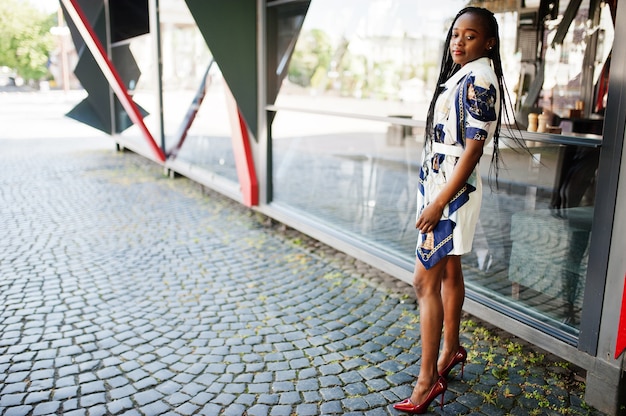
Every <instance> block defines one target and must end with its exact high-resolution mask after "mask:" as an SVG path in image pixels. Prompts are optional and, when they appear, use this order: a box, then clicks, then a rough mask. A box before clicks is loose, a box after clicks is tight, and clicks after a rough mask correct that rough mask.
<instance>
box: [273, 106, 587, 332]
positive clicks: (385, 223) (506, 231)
mask: <svg viewBox="0 0 626 416" xmlns="http://www.w3.org/2000/svg"><path fill="white" fill-rule="evenodd" d="M304 132H306V133H304ZM421 147H422V131H421V129H419V128H411V127H408V126H401V125H397V124H388V123H383V122H376V121H365V122H364V121H362V120H353V119H347V118H340V117H331V116H322V115H313V114H301V113H297V112H290V111H282V112H279V113H278V114H277V116H276V119H275V121H274V127H273V160H274V176H273V184H274V201H275V202H276V203H279V204H281V205H283V206H288V207H289V208H290V209H292V210H295V211H297V212H300V213H301V214H305V215H307V216H309V217H312V219H313V220H314V221H315V222H317V223H322V224H325V225H327V226H330V227H331V228H333V229H339V230H340V231H341V233H342V234H344V235H347V236H350V237H351V238H356V239H357V240H360V241H361V242H362V243H364V244H366V245H367V246H370V247H376V248H377V249H378V250H381V251H383V252H386V253H388V254H390V255H392V256H394V257H396V258H398V259H400V260H402V262H404V264H412V262H413V261H414V250H415V243H416V240H417V232H416V230H415V209H416V207H415V198H416V191H417V183H416V181H417V176H418V169H419V159H420V154H421ZM532 150H533V153H534V155H532V156H531V155H529V154H527V153H524V152H523V151H520V150H519V149H517V150H516V149H512V148H506V147H505V148H504V149H503V159H504V161H505V163H506V169H503V170H502V171H501V172H500V177H499V188H498V189H495V188H490V184H489V163H490V160H491V154H490V151H489V148H487V151H486V152H485V155H484V156H483V159H482V161H481V171H482V176H483V183H484V186H485V192H484V196H483V206H482V210H481V217H480V222H479V225H478V229H477V233H476V237H475V240H474V247H473V252H472V253H470V254H468V255H466V256H465V258H464V260H463V267H464V273H465V278H466V282H467V285H468V287H469V288H471V289H472V290H474V291H476V292H477V293H480V294H481V295H482V296H486V297H488V298H491V299H494V300H497V301H500V302H505V303H507V304H508V303H510V304H511V305H512V306H513V308H515V309H516V310H518V312H519V313H524V314H529V313H530V314H533V315H538V316H541V319H542V320H543V321H544V322H547V323H549V324H550V325H552V326H553V327H555V328H558V329H559V330H561V331H564V332H565V333H568V334H570V335H576V334H577V328H578V326H579V324H580V321H579V319H580V312H581V307H582V294H583V289H584V282H585V276H586V267H587V256H588V254H587V253H588V241H589V236H590V230H591V218H592V215H593V194H594V177H595V169H596V167H597V155H598V153H597V152H598V151H597V149H594V148H585V147H573V146H561V145H549V144H545V145H542V146H539V147H534V148H533V149H532ZM490 189H491V190H490Z"/></svg>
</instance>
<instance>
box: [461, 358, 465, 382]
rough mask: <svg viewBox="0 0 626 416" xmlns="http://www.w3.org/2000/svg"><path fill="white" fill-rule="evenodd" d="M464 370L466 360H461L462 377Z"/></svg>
mask: <svg viewBox="0 0 626 416" xmlns="http://www.w3.org/2000/svg"><path fill="white" fill-rule="evenodd" d="M464 371H465V361H461V378H463V372H464Z"/></svg>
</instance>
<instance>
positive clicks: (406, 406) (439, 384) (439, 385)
mask: <svg viewBox="0 0 626 416" xmlns="http://www.w3.org/2000/svg"><path fill="white" fill-rule="evenodd" d="M447 388H448V383H447V382H446V380H445V379H444V378H443V377H439V379H438V380H437V381H436V382H435V384H433V387H432V388H431V389H430V392H429V393H428V396H426V398H425V399H424V401H423V402H422V403H420V404H413V402H412V401H411V398H410V397H409V398H408V399H405V400H402V401H401V402H400V403H396V404H394V405H393V408H394V409H396V410H399V411H401V412H404V413H411V414H414V415H421V414H422V413H426V410H428V406H429V405H430V403H431V402H432V401H433V400H435V397H437V395H439V393H441V408H442V409H443V394H444V393H445V392H446V389H447Z"/></svg>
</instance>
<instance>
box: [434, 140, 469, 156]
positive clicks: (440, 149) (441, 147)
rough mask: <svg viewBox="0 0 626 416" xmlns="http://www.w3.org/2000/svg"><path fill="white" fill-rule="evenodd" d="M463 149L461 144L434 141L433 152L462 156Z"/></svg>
mask: <svg viewBox="0 0 626 416" xmlns="http://www.w3.org/2000/svg"><path fill="white" fill-rule="evenodd" d="M463 150H464V149H463V148H462V147H460V146H453V145H451V144H443V143H438V142H433V153H439V154H440V155H449V156H456V157H461V155H462V154H463Z"/></svg>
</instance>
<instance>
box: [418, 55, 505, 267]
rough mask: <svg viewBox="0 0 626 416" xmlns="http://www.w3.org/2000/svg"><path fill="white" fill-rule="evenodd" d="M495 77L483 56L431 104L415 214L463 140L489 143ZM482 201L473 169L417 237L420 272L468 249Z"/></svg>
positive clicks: (447, 172) (443, 179)
mask: <svg viewBox="0 0 626 416" xmlns="http://www.w3.org/2000/svg"><path fill="white" fill-rule="evenodd" d="M499 98H500V91H499V87H498V79H497V77H496V74H495V72H494V70H493V68H492V67H491V60H490V59H489V58H479V59H477V60H475V61H472V62H468V63H467V64H465V65H463V67H461V69H460V70H459V71H458V72H457V73H456V74H454V75H453V76H452V77H450V79H448V81H446V83H445V84H444V88H443V91H442V92H441V93H440V95H439V97H438V98H437V102H436V103H435V112H434V119H433V126H434V137H430V138H428V139H427V141H426V143H424V150H423V152H422V168H421V170H420V177H419V186H418V187H419V189H418V193H417V216H418V218H419V215H420V214H421V212H422V210H423V209H424V207H425V206H426V205H428V204H429V203H430V202H431V201H433V200H434V199H435V197H436V196H437V194H438V193H439V191H440V190H441V189H442V188H443V186H444V185H445V184H446V183H447V181H448V178H450V176H451V175H452V171H453V170H454V167H455V166H456V164H457V161H458V160H459V157H460V156H461V155H462V154H463V150H464V149H465V143H466V140H489V139H491V138H492V137H493V134H494V132H495V129H496V123H497V119H498V113H499V112H500V100H499ZM481 200H482V181H481V177H480V174H479V169H478V165H476V168H475V169H474V171H473V172H472V174H471V175H470V177H469V178H468V180H467V183H466V184H465V186H464V187H463V188H462V189H461V190H460V191H459V192H458V193H457V195H455V196H454V198H453V199H452V200H451V201H450V202H449V203H448V204H447V205H446V207H445V209H444V211H443V215H442V217H441V220H440V221H439V223H438V224H437V226H436V227H435V229H434V231H432V232H430V233H428V234H423V233H420V234H419V237H418V241H417V249H416V254H417V257H418V258H419V260H420V261H421V262H422V264H423V265H424V267H425V268H426V269H429V268H430V267H432V266H433V265H434V264H435V263H437V262H438V261H439V260H440V259H442V258H443V257H445V256H447V255H461V254H465V253H468V252H469V251H471V249H472V240H473V239H474V232H475V230H476V224H477V222H478V216H479V211H480V204H481Z"/></svg>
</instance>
